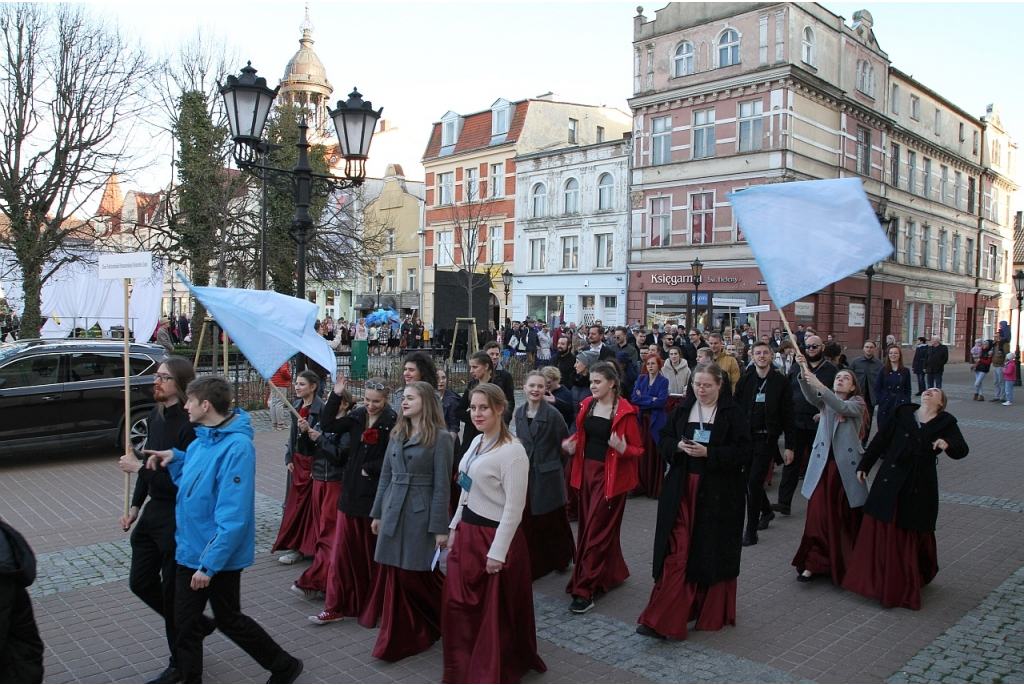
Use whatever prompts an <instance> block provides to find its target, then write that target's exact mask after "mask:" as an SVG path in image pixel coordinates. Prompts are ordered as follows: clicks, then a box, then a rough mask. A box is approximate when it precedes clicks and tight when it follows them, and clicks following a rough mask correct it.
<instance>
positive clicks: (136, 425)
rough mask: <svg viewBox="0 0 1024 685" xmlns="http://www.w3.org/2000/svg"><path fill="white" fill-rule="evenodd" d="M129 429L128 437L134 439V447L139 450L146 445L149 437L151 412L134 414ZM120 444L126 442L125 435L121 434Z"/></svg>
mask: <svg viewBox="0 0 1024 685" xmlns="http://www.w3.org/2000/svg"><path fill="white" fill-rule="evenodd" d="M128 430H129V433H128V438H129V439H130V440H131V441H132V447H133V448H135V449H137V450H141V449H142V448H144V447H145V446H146V438H148V437H149V412H139V413H137V414H132V420H131V422H130V423H129V424H128ZM120 444H122V445H123V444H124V435H122V436H121V441H120Z"/></svg>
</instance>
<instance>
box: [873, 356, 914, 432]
mask: <svg viewBox="0 0 1024 685" xmlns="http://www.w3.org/2000/svg"><path fill="white" fill-rule="evenodd" d="M912 389H913V388H912V386H911V384H910V369H908V368H907V367H905V366H903V352H902V350H900V347H899V345H889V347H888V348H886V350H885V363H884V364H883V365H882V369H881V371H879V372H878V378H877V379H876V380H875V400H876V401H877V402H878V431H879V432H881V431H882V429H883V428H885V425H886V424H887V423H888V422H889V419H891V418H892V415H893V412H895V411H896V407H901V406H903V405H904V404H908V403H909V402H910V393H911V392H912Z"/></svg>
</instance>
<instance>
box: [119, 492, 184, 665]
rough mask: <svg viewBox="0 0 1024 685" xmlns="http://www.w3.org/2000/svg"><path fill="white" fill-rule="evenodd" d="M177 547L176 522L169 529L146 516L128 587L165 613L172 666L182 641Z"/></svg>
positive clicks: (137, 537) (135, 539) (137, 538)
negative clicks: (176, 592)
mask: <svg viewBox="0 0 1024 685" xmlns="http://www.w3.org/2000/svg"><path fill="white" fill-rule="evenodd" d="M149 506H152V503H150V505H149ZM173 520H174V519H173V518H172V519H171V521H173ZM174 551H175V545H174V526H173V525H171V526H170V529H169V530H168V529H167V527H161V528H155V527H152V526H148V525H146V521H145V518H144V519H143V520H142V521H140V522H139V524H138V527H136V528H135V530H134V531H133V532H132V566H131V570H130V571H129V572H128V587H130V588H131V590H132V592H134V593H135V596H136V597H138V598H139V599H141V600H142V601H143V602H145V603H146V605H147V606H149V608H150V609H152V610H153V611H155V612H156V613H158V614H160V615H161V616H163V617H164V632H166V633H167V649H168V650H169V652H170V654H171V660H170V663H169V664H168V665H169V666H170V667H171V668H175V667H176V666H177V660H176V659H175V656H174V655H175V653H176V651H177V645H178V634H177V632H176V630H175V627H174V586H175V584H176V582H177V579H176V576H177V573H178V564H177V562H176V561H175V560H174Z"/></svg>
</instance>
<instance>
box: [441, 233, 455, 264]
mask: <svg viewBox="0 0 1024 685" xmlns="http://www.w3.org/2000/svg"><path fill="white" fill-rule="evenodd" d="M454 263H455V234H454V233H453V232H452V231H438V233H437V265H438V266H452V265H453V264H454Z"/></svg>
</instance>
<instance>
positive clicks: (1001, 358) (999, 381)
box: [989, 331, 1010, 402]
mask: <svg viewBox="0 0 1024 685" xmlns="http://www.w3.org/2000/svg"><path fill="white" fill-rule="evenodd" d="M1009 351H1010V341H1009V340H1007V339H1005V338H1003V334H1002V332H1001V331H996V337H995V340H993V342H992V387H993V388H994V389H995V392H994V393H993V395H994V397H993V398H992V399H991V400H989V401H990V402H1005V401H1006V379H1005V378H1003V367H1004V366H1005V365H1006V355H1007V353H1008V352H1009Z"/></svg>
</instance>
